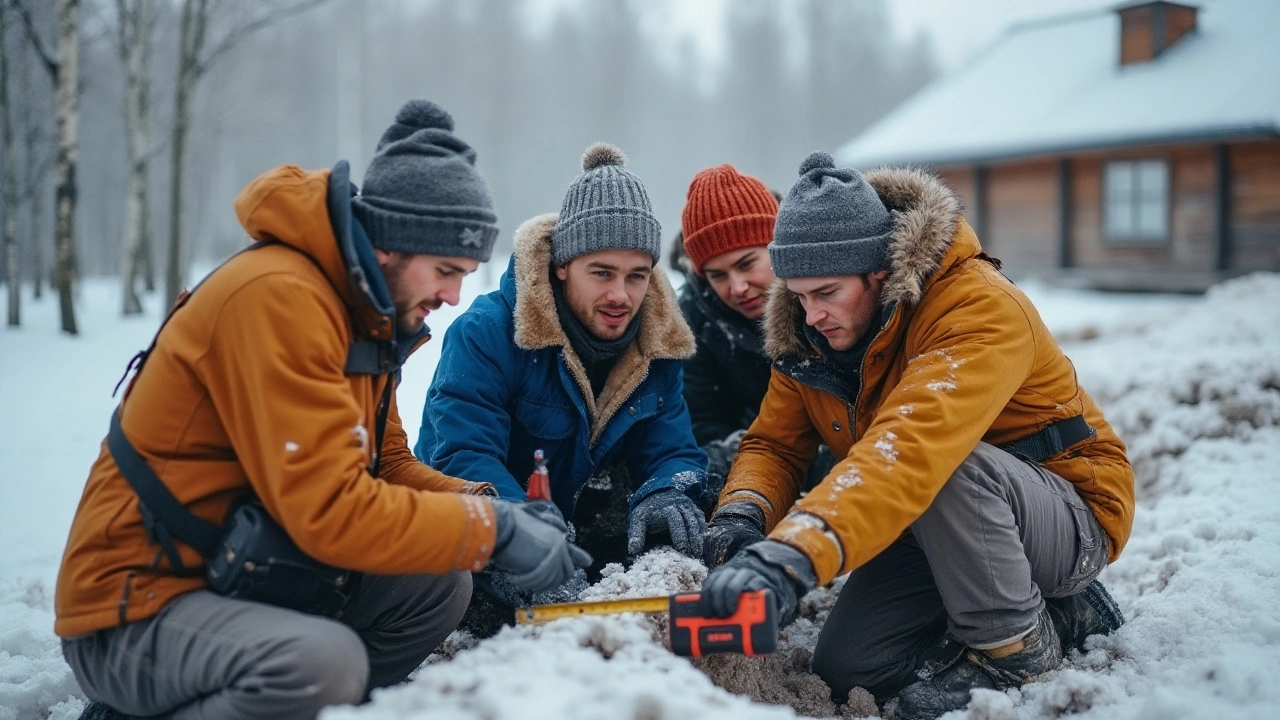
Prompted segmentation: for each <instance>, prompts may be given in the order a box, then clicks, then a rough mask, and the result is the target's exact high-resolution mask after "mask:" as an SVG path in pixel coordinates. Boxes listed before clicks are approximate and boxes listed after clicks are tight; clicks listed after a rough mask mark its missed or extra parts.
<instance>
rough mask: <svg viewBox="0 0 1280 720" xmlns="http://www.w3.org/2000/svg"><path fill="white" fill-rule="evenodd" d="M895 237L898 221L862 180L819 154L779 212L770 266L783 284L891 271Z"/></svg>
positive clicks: (804, 166)
mask: <svg viewBox="0 0 1280 720" xmlns="http://www.w3.org/2000/svg"><path fill="white" fill-rule="evenodd" d="M892 232H893V217H892V216H891V215H890V214H889V211H888V210H887V209H885V206H884V203H883V202H881V201H880V196H879V195H877V194H876V191H875V190H873V189H872V188H871V186H870V185H868V184H867V181H866V180H863V179H862V175H861V174H859V173H858V171H857V170H850V169H837V168H836V164H835V161H834V160H832V159H831V156H830V155H828V154H826V153H824V152H815V153H812V154H810V155H809V157H807V158H805V159H804V162H802V163H800V180H799V181H797V182H796V184H795V186H793V187H792V188H791V191H790V192H788V193H787V197H786V198H784V199H783V201H782V204H781V205H780V206H779V208H778V220H777V223H776V224H775V225H774V228H773V242H771V243H769V260H770V261H772V263H773V273H774V274H775V275H777V276H778V277H780V278H782V279H784V280H789V279H792V278H802V277H833V276H837V275H862V274H864V273H870V272H876V271H879V270H888V269H889V252H888V251H889V239H890V235H891V234H892Z"/></svg>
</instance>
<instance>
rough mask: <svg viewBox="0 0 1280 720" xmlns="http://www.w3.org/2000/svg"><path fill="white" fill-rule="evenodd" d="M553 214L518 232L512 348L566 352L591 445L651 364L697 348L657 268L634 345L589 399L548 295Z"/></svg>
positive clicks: (585, 382)
mask: <svg viewBox="0 0 1280 720" xmlns="http://www.w3.org/2000/svg"><path fill="white" fill-rule="evenodd" d="M556 219H557V216H556V215H555V214H554V213H551V214H546V215H539V216H537V217H535V218H532V219H530V220H527V221H525V222H524V224H522V225H521V226H520V227H519V229H517V230H516V235H515V243H514V245H515V259H514V261H513V270H514V274H515V287H516V300H515V310H514V318H513V320H514V324H515V343H516V345H517V346H518V347H520V348H521V349H524V350H538V349H541V348H546V347H552V346H558V347H562V348H564V354H565V359H566V361H567V362H568V364H569V369H570V370H571V371H572V373H573V376H574V378H575V379H576V380H577V381H578V385H579V387H580V388H581V389H582V394H583V396H584V397H585V398H586V401H587V408H588V412H589V414H590V416H591V420H592V422H591V426H592V432H591V436H592V437H591V442H592V444H593V445H594V444H595V441H596V440H597V439H598V438H599V436H600V433H602V432H603V430H604V428H605V427H606V426H607V425H608V422H609V419H610V418H612V417H613V414H614V413H615V412H617V410H618V408H619V407H621V406H622V404H623V403H625V402H626V400H627V398H628V397H629V396H630V395H631V393H632V391H634V390H635V389H636V387H638V386H639V384H640V382H641V381H642V380H644V377H645V375H646V374H648V371H649V363H650V362H652V361H655V360H684V359H686V358H689V357H692V356H693V354H694V352H695V350H696V349H697V346H696V344H695V342H694V338H693V333H692V332H691V331H690V330H689V326H688V324H686V323H685V320H684V316H683V315H681V313H680V308H679V307H678V306H677V304H676V294H675V291H674V290H673V289H672V288H671V283H670V282H669V281H668V280H667V277H666V275H665V274H664V273H663V272H662V270H661V269H660V268H657V267H655V268H654V271H653V274H652V275H651V276H650V279H649V289H648V290H647V291H646V292H645V296H644V300H643V301H642V302H641V305H640V307H641V309H642V311H643V315H642V316H641V317H640V330H639V332H638V333H636V339H635V340H634V341H633V342H632V343H631V345H629V346H628V347H627V349H626V350H624V351H623V353H622V354H621V355H620V356H619V357H618V362H617V365H615V366H614V368H613V371H612V372H610V373H609V378H608V380H607V381H606V382H605V386H604V389H603V390H602V391H601V393H600V397H599V398H598V402H597V398H594V397H592V392H591V382H590V381H589V380H588V379H587V373H586V369H585V368H584V367H583V365H582V361H581V360H580V359H579V358H578V356H577V353H575V352H574V350H573V346H572V345H570V344H569V338H568V336H567V335H565V332H564V328H562V327H561V326H560V318H559V316H558V315H557V314H556V303H555V297H554V295H552V289H551V272H550V268H551V230H552V229H553V228H554V227H555V225H556Z"/></svg>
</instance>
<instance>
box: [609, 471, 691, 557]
mask: <svg viewBox="0 0 1280 720" xmlns="http://www.w3.org/2000/svg"><path fill="white" fill-rule="evenodd" d="M664 529H665V530H667V531H668V532H669V533H670V534H671V545H672V547H674V548H675V549H676V550H679V551H680V552H682V553H684V554H685V555H690V556H692V557H701V556H702V536H703V535H704V534H705V533H706V532H707V520H706V517H705V516H704V515H703V514H702V510H701V509H699V508H698V504H697V503H695V502H694V501H692V500H690V499H689V496H688V495H685V494H684V493H682V492H680V491H679V490H676V489H675V488H665V489H663V490H659V491H658V492H655V493H654V494H652V495H650V496H649V497H647V498H645V499H644V500H641V501H640V504H639V505H636V507H635V509H634V510H632V511H631V517H630V518H628V519H627V554H628V555H639V554H640V551H641V550H643V549H644V541H645V538H646V537H648V535H649V533H653V532H658V531H660V530H664Z"/></svg>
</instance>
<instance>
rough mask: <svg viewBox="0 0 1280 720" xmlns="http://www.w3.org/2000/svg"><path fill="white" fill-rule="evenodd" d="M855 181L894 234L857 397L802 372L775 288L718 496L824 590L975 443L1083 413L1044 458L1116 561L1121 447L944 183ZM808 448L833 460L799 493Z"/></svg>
mask: <svg viewBox="0 0 1280 720" xmlns="http://www.w3.org/2000/svg"><path fill="white" fill-rule="evenodd" d="M866 179H867V182H868V183H870V184H871V186H872V187H874V188H875V189H876V191H877V192H878V193H879V195H880V198H881V200H883V201H884V203H885V205H886V206H887V207H888V208H889V209H890V210H891V211H893V214H894V231H893V239H892V242H891V246H890V259H891V265H890V271H889V275H888V277H887V278H886V279H885V285H884V298H883V299H884V301H885V303H886V305H887V306H888V307H889V308H890V310H891V314H890V316H889V318H888V320H887V322H886V324H885V326H884V327H883V329H881V330H880V332H879V333H878V334H877V335H876V336H875V337H874V339H873V340H872V341H871V344H870V347H869V348H868V350H867V354H866V358H865V359H864V361H863V368H862V370H863V372H862V377H863V383H862V385H861V391H860V393H859V394H858V395H857V397H856V399H855V401H854V404H853V405H852V406H850V405H847V404H846V403H845V401H844V400H842V399H841V398H840V397H839V396H838V395H836V394H834V393H832V392H830V391H829V390H827V389H821V388H819V387H817V386H816V385H818V384H820V383H813V382H811V381H808V379H809V378H810V377H811V372H810V371H809V369H808V368H806V365H807V361H808V360H810V359H811V358H813V357H815V356H816V355H817V352H816V350H815V349H814V348H813V347H812V346H811V345H810V344H809V343H808V341H807V340H806V339H805V334H804V332H803V323H804V315H803V312H802V311H801V309H800V306H799V305H800V304H799V301H798V300H796V299H795V297H794V296H793V295H792V294H791V293H790V292H788V291H787V288H786V285H785V283H783V282H781V281H778V282H777V283H775V285H774V286H773V288H771V292H770V297H769V301H768V308H767V312H766V322H765V337H766V340H765V344H766V351H767V352H768V353H769V354H770V356H771V357H772V358H773V359H774V361H775V363H774V369H773V376H772V379H771V381H770V386H769V391H768V393H766V395H765V399H764V402H763V404H762V406H761V409H760V416H759V417H758V418H757V420H756V422H755V423H754V424H753V425H752V426H751V429H750V430H749V431H748V432H747V434H746V436H745V437H744V438H743V440H742V444H741V450H740V454H739V457H738V461H737V463H735V465H734V466H733V470H732V472H731V474H730V476H729V479H728V482H727V484H726V486H725V489H724V492H723V493H722V494H721V503H722V504H723V503H725V502H729V501H731V500H735V499H750V500H754V501H756V502H758V503H760V504H761V506H762V507H763V508H764V510H765V514H766V517H767V518H768V525H769V527H770V528H771V529H772V533H771V537H773V538H774V539H778V540H782V541H783V542H787V543H789V544H791V545H793V546H796V547H798V548H800V549H801V550H802V551H804V552H805V554H806V555H808V557H809V558H810V559H811V560H812V561H813V563H814V566H815V570H816V571H817V575H818V579H819V580H820V581H821V582H823V583H826V582H829V581H830V580H831V579H832V578H834V577H835V576H837V575H840V574H843V573H847V572H849V571H851V570H853V569H855V568H857V567H858V566H860V565H862V564H863V563H865V562H866V561H868V560H870V559H871V558H873V557H875V556H876V555H877V554H878V553H879V552H880V551H881V550H883V549H884V548H886V547H888V546H889V544H891V543H892V542H893V541H894V540H895V539H897V538H898V537H899V536H900V535H901V534H902V532H903V531H904V530H906V528H907V527H908V526H910V524H911V523H912V522H914V521H915V520H916V519H917V518H918V517H919V516H920V515H921V514H922V513H923V512H924V511H925V510H926V509H927V508H928V507H929V504H930V503H931V502H933V498H934V496H935V495H937V493H938V491H939V490H940V489H941V487H942V485H943V484H944V483H945V482H946V481H947V479H948V478H949V477H950V476H951V475H952V473H954V472H955V470H956V468H957V467H959V465H960V463H961V462H963V461H964V459H965V458H966V457H967V456H968V455H969V454H970V453H971V452H973V449H974V448H975V447H976V446H977V444H978V443H979V442H980V441H985V442H988V443H991V444H994V445H1001V444H1003V443H1008V442H1011V441H1013V440H1018V439H1021V438H1024V437H1027V436H1029V435H1032V434H1033V433H1035V432H1038V431H1039V430H1041V429H1043V428H1044V427H1046V426H1047V425H1049V424H1051V423H1054V422H1056V421H1059V420H1064V419H1066V418H1070V417H1075V416H1078V415H1083V416H1084V419H1085V421H1086V422H1088V424H1089V425H1090V426H1091V427H1093V428H1094V430H1095V431H1096V434H1095V435H1094V436H1093V437H1091V438H1087V439H1085V440H1082V441H1080V442H1078V443H1076V444H1075V445H1072V446H1070V447H1068V448H1066V449H1065V450H1064V451H1063V452H1062V453H1059V454H1058V455H1055V456H1053V457H1050V458H1048V459H1047V460H1045V461H1044V462H1043V465H1044V467H1046V468H1047V469H1049V470H1051V471H1053V472H1055V473H1057V474H1058V475H1060V476H1062V477H1063V478H1065V479H1066V480H1068V481H1070V482H1071V483H1072V484H1073V485H1074V486H1075V489H1076V491H1077V492H1078V493H1079V494H1080V496H1081V497H1082V498H1084V500H1085V502H1086V503H1087V504H1088V506H1089V507H1090V509H1092V511H1093V513H1094V515H1095V516H1096V517H1097V519H1098V522H1099V523H1100V524H1101V526H1102V528H1103V530H1104V531H1105V532H1106V534H1107V538H1108V540H1109V546H1110V547H1109V550H1110V557H1111V559H1112V560H1114V559H1115V558H1116V557H1117V556H1119V554H1120V551H1121V550H1122V549H1123V548H1124V545H1125V542H1126V541H1127V540H1128V538H1129V532H1130V530H1131V528H1132V524H1133V510H1134V487H1133V471H1132V468H1131V467H1130V465H1129V461H1128V459H1127V457H1126V455H1125V446H1124V443H1122V442H1121V441H1120V439H1119V438H1118V437H1117V436H1116V434H1115V432H1114V431H1113V430H1112V428H1111V426H1110V425H1109V424H1108V423H1107V421H1106V419H1105V418H1103V416H1102V412H1101V411H1100V410H1099V409H1098V407H1097V406H1096V405H1095V404H1094V402H1093V400H1092V399H1091V398H1090V397H1089V395H1088V394H1087V393H1086V392H1085V391H1084V389H1083V388H1081V387H1080V385H1079V384H1078V382H1077V381H1076V373H1075V369H1074V368H1073V367H1072V365H1071V362H1070V361H1069V360H1068V359H1067V357H1066V356H1065V355H1064V354H1063V353H1062V350H1061V349H1060V348H1059V347H1058V344H1057V342H1056V341H1055V340H1054V338H1053V336H1052V335H1050V334H1049V331H1048V329H1047V328H1046V327H1045V325H1044V323H1043V322H1042V321H1041V319H1040V316H1039V314H1038V313H1037V312H1036V310H1035V307H1034V306H1033V305H1032V304H1031V301H1030V300H1028V299H1027V297H1026V296H1025V295H1024V294H1023V293H1022V292H1021V291H1020V290H1018V288H1017V287H1015V286H1014V285H1013V283H1011V282H1009V280H1008V279H1006V278H1005V277H1004V276H1003V275H1001V274H1000V272H999V271H998V269H997V267H996V265H995V264H993V262H991V261H990V260H989V259H988V258H987V257H986V255H984V254H983V253H982V248H981V247H980V246H979V244H978V239H977V237H976V236H975V235H974V233H973V231H972V230H971V229H970V227H969V225H968V224H967V223H965V221H964V218H963V217H961V215H960V212H959V203H958V202H957V200H956V199H955V196H954V195H953V194H952V193H951V191H950V190H949V189H947V188H946V186H945V185H943V184H942V182H941V181H939V180H938V179H936V178H934V177H932V176H929V175H927V174H925V173H923V172H920V171H917V170H902V169H888V170H879V171H875V172H871V173H868V174H867V175H866ZM819 442H825V443H827V444H828V445H829V446H830V447H831V449H832V451H833V452H834V453H835V455H836V457H837V458H842V460H840V461H839V462H838V463H837V464H836V466H835V467H834V469H832V471H831V473H830V474H829V475H828V476H827V477H826V479H825V480H823V482H822V483H821V484H820V485H818V486H817V487H816V488H814V489H813V490H812V491H811V492H810V493H809V494H808V495H806V496H805V497H804V498H802V499H801V500H799V501H798V502H797V501H796V497H797V496H798V494H799V488H800V482H801V480H802V477H803V471H804V468H806V467H807V466H808V463H809V461H810V460H811V459H812V456H813V453H814V452H815V451H816V447H817V444H818V443H819ZM793 504H794V507H793Z"/></svg>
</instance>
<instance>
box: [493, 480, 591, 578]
mask: <svg viewBox="0 0 1280 720" xmlns="http://www.w3.org/2000/svg"><path fill="white" fill-rule="evenodd" d="M548 505H550V503H513V502H507V501H504V500H494V501H493V514H494V517H495V519H496V521H497V526H498V528H497V530H498V532H497V539H496V541H495V544H494V550H493V556H492V557H491V558H490V559H489V562H491V563H492V564H493V565H494V567H496V568H498V569H499V570H501V571H503V572H505V573H506V574H507V580H509V581H510V582H511V583H512V584H513V585H515V586H516V587H518V588H520V589H522V590H527V591H529V592H534V593H536V592H543V591H545V590H550V589H552V588H556V587H559V586H561V585H563V584H564V583H565V582H566V581H568V580H569V578H571V577H573V574H574V570H575V568H585V567H588V566H590V565H591V556H590V555H589V554H587V551H585V550H583V549H582V548H580V547H578V546H576V545H574V544H572V543H570V542H569V539H568V532H569V530H568V527H567V526H566V525H565V523H564V518H562V517H561V516H560V513H559V512H558V511H555V509H554V506H553V507H552V508H551V510H550V511H548V509H547V507H545V506H548Z"/></svg>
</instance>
